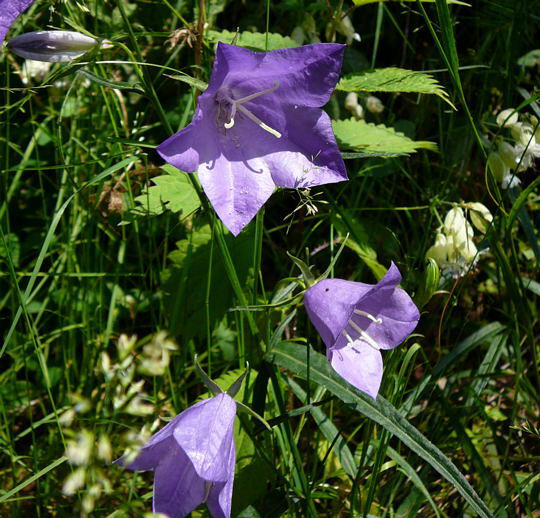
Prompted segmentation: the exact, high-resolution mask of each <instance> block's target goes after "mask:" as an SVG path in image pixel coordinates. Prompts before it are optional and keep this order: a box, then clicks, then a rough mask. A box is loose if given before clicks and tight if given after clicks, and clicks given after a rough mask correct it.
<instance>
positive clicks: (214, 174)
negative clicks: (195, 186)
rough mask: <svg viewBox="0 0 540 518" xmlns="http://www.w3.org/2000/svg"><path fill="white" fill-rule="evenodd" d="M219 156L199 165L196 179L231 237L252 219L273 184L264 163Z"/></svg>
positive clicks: (270, 192)
mask: <svg viewBox="0 0 540 518" xmlns="http://www.w3.org/2000/svg"><path fill="white" fill-rule="evenodd" d="M233 158H239V157H238V155H235V156H233V157H231V156H229V157H226V156H224V155H220V156H219V157H218V158H216V159H215V160H214V161H212V162H206V163H204V164H201V166H200V167H199V170H198V175H199V180H200V182H201V184H202V186H203V189H204V192H205V193H206V196H208V199H209V200H210V202H211V203H212V206H213V207H214V209H215V211H216V212H217V215H218V216H219V218H220V219H221V221H223V223H224V224H225V226H226V227H227V228H228V229H229V230H230V231H231V232H232V234H233V235H235V236H236V235H238V234H239V233H240V231H241V230H242V229H243V228H244V227H245V226H246V225H247V224H248V223H249V222H250V221H251V220H252V219H253V217H254V216H255V214H257V212H258V211H259V209H260V208H261V207H262V206H263V205H264V203H265V202H266V200H267V199H268V198H269V197H270V196H271V194H272V193H273V192H274V189H275V184H274V182H273V180H272V176H271V175H270V172H269V170H268V166H267V165H266V164H265V162H264V160H262V159H259V158H253V159H250V160H249V161H248V160H244V161H242V160H240V159H236V160H234V159H233Z"/></svg>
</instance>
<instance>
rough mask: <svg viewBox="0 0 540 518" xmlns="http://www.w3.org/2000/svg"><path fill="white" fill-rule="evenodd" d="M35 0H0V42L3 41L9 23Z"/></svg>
mask: <svg viewBox="0 0 540 518" xmlns="http://www.w3.org/2000/svg"><path fill="white" fill-rule="evenodd" d="M35 1H36V0H0V43H1V42H3V41H4V38H5V37H6V34H7V32H8V31H9V28H10V27H11V24H12V23H13V22H14V21H15V20H16V19H17V18H18V17H19V15H21V14H22V13H23V12H24V11H26V9H28V7H30V6H31V5H32V4H33V3H34V2H35Z"/></svg>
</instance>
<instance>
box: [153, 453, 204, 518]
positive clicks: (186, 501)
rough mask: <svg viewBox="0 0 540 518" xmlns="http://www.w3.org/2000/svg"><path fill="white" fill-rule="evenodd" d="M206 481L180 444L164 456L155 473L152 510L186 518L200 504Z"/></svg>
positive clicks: (174, 517) (178, 517)
mask: <svg viewBox="0 0 540 518" xmlns="http://www.w3.org/2000/svg"><path fill="white" fill-rule="evenodd" d="M205 492H206V487H205V481H204V480H203V479H201V478H200V477H199V476H198V475H197V472H196V471H195V469H194V467H193V464H192V463H191V461H190V460H189V458H188V457H187V455H186V454H185V453H184V452H183V451H182V450H181V449H180V448H179V447H178V446H176V448H175V449H174V451H172V452H171V453H170V454H169V455H167V456H165V457H163V458H162V460H161V462H160V463H159V465H158V467H157V468H156V471H155V475H154V500H153V511H154V512H155V513H165V514H167V515H168V516H169V517H170V518H183V517H184V516H187V515H188V514H189V513H190V512H191V511H193V510H194V509H195V508H196V507H197V506H199V505H200V504H201V503H202V502H203V500H204V496H205Z"/></svg>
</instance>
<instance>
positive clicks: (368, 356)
mask: <svg viewBox="0 0 540 518" xmlns="http://www.w3.org/2000/svg"><path fill="white" fill-rule="evenodd" d="M328 360H329V361H330V363H331V365H332V367H333V368H334V370H335V371H336V372H337V373H338V374H339V375H340V376H341V377H342V378H344V379H345V380H347V381H348V382H349V383H350V384H351V385H353V386H354V387H356V388H357V389H358V390H361V391H362V392H365V393H366V394H369V395H370V396H371V397H372V398H373V399H376V398H377V394H378V392H379V387H380V386H381V380H382V373H383V363H382V356H381V353H380V352H379V351H377V350H376V349H373V348H372V347H371V346H369V345H368V344H366V343H364V342H355V343H354V344H349V345H347V346H346V347H342V348H340V349H335V348H330V349H329V350H328Z"/></svg>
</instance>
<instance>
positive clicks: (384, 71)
mask: <svg viewBox="0 0 540 518" xmlns="http://www.w3.org/2000/svg"><path fill="white" fill-rule="evenodd" d="M336 90H342V91H344V92H414V93H419V94H434V95H438V96H439V97H440V98H441V99H443V100H444V101H446V102H449V100H448V94H447V93H446V92H445V91H444V89H443V88H442V86H441V85H440V84H439V83H438V82H437V80H436V79H434V78H433V77H432V76H430V75H429V74H424V73H422V72H413V71H412V70H405V69H403V68H395V67H389V68H379V69H376V70H365V71H363V72H359V73H355V74H347V75H345V76H343V77H342V78H341V79H340V80H339V83H338V84H337V86H336Z"/></svg>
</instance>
